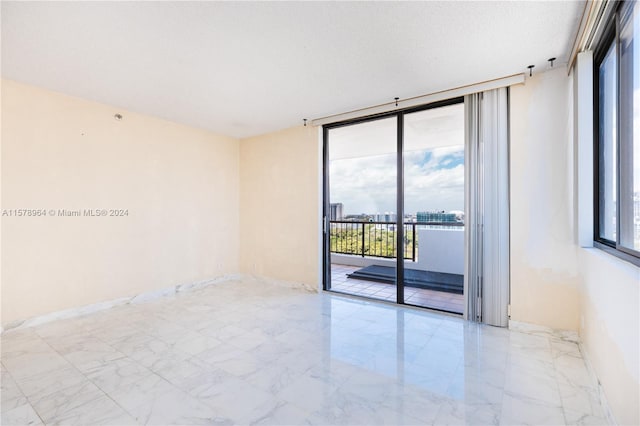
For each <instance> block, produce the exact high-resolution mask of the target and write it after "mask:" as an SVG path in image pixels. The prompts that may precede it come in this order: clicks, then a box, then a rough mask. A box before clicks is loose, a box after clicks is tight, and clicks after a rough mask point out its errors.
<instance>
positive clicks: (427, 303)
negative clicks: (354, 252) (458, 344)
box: [331, 263, 464, 314]
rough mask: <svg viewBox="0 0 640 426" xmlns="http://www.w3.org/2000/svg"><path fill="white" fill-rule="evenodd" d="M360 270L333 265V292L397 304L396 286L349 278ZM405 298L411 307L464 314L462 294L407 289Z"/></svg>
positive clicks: (413, 288)
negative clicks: (348, 275) (349, 275)
mask: <svg viewBox="0 0 640 426" xmlns="http://www.w3.org/2000/svg"><path fill="white" fill-rule="evenodd" d="M358 269H360V267H359V266H349V265H340V264H337V263H332V264H331V290H333V291H337V292H340V293H347V294H353V295H355V296H363V297H369V298H372V299H378V300H386V301H387V302H394V303H395V301H396V298H397V296H396V286H395V285H392V284H384V283H377V282H374V281H366V280H358V279H355V278H349V277H347V274H351V273H352V272H355V271H357V270H358ZM404 297H405V303H408V304H410V305H415V306H423V307H427V308H432V309H438V310H441V311H447V312H451V313H454V314H462V313H463V312H464V296H463V295H462V294H455V293H447V292H444V291H434V290H427V289H424V288H415V287H405V289H404Z"/></svg>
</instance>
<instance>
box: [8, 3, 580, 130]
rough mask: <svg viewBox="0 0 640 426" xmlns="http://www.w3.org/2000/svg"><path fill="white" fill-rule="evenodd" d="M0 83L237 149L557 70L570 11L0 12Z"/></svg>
mask: <svg viewBox="0 0 640 426" xmlns="http://www.w3.org/2000/svg"><path fill="white" fill-rule="evenodd" d="M1 7H2V10H1V12H2V76H3V78H8V79H12V80H17V81H20V82H25V83H29V84H33V85H36V86H41V87H45V88H48V89H52V90H56V91H60V92H63V93H67V94H70V95H74V96H79V97H82V98H86V99H91V100H95V101H99V102H104V103H107V104H112V105H115V106H117V107H120V108H126V109H129V110H133V111H137V112H141V113H146V114H151V115H155V116H158V117H162V118H165V119H169V120H172V121H177V122H180V123H184V124H188V125H192V126H196V127H202V128H206V129H209V130H213V131H215V132H218V133H222V134H226V135H230V136H235V137H246V136H251V135H256V134H261V133H266V132H269V131H273V130H277V129H281V128H286V127H291V126H294V125H299V124H301V123H302V119H303V118H309V119H312V118H318V117H322V116H326V115H330V114H335V113H340V112H345V111H350V110H353V109H358V108H362V107H367V106H371V105H377V104H380V103H384V102H389V101H391V100H392V99H393V98H394V97H395V96H398V97H400V98H407V97H412V96H417V95H422V94H426V93H431V92H434V91H438V90H443V89H449V88H454V87H458V86H461V85H466V84H472V83H476V82H480V81H484V80H489V79H493V78H498V77H504V76H507V75H511V74H515V73H519V72H525V71H526V66H527V65H529V64H535V65H536V69H535V71H534V72H541V71H542V70H544V69H546V68H547V67H548V64H547V59H548V58H550V57H553V56H555V57H557V58H558V61H557V62H556V65H555V66H561V65H562V64H563V63H566V61H567V59H568V58H567V55H568V52H569V50H570V49H569V48H570V45H571V44H572V42H573V38H574V36H575V33H576V31H577V27H578V24H579V19H580V16H581V13H582V10H583V8H584V3H583V2H575V1H552V2H544V1H533V2H485V1H481V2H406V3H405V2H146V1H138V2H7V1H3V2H2V6H1Z"/></svg>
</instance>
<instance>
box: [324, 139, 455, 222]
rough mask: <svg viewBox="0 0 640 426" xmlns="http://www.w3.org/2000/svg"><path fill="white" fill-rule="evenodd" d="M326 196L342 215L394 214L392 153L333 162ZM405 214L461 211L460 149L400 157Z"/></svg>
mask: <svg viewBox="0 0 640 426" xmlns="http://www.w3.org/2000/svg"><path fill="white" fill-rule="evenodd" d="M329 167H330V171H329V173H330V198H331V202H332V203H343V204H344V214H345V215H347V214H359V213H367V214H374V213H384V212H396V210H397V208H396V155H395V153H394V154H382V155H371V156H366V157H358V158H347V159H337V160H332V161H331V162H330V164H329ZM404 169H405V173H404V178H405V189H404V191H405V207H404V208H405V213H406V214H415V213H417V212H418V211H433V210H438V211H439V210H445V211H451V210H460V211H463V210H464V145H454V146H445V147H438V148H433V149H422V150H416V151H411V152H406V153H405V154H404Z"/></svg>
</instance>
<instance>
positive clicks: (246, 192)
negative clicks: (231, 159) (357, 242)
mask: <svg viewBox="0 0 640 426" xmlns="http://www.w3.org/2000/svg"><path fill="white" fill-rule="evenodd" d="M240 164H241V169H240V170H241V172H240V176H241V177H240V182H241V185H240V215H241V224H242V226H241V228H240V246H241V247H242V251H241V256H240V265H241V270H242V272H245V273H250V274H256V275H260V276H264V277H269V278H276V279H280V280H285V281H291V282H298V283H304V284H307V285H310V286H312V287H314V288H317V286H318V284H319V283H318V274H319V256H320V253H319V250H318V237H319V234H318V224H319V220H320V218H319V214H318V211H319V210H318V209H319V200H318V197H319V196H318V176H319V175H318V173H319V170H318V169H319V166H318V164H319V150H318V130H317V129H316V128H313V127H311V126H309V127H302V126H301V127H295V128H291V129H287V130H283V131H280V132H276V133H271V134H268V135H263V136H258V137H253V138H249V139H244V140H242V141H241V143H240Z"/></svg>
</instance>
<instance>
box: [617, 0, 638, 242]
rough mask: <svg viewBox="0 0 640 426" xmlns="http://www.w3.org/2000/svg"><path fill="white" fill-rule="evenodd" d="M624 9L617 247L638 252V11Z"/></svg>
mask: <svg viewBox="0 0 640 426" xmlns="http://www.w3.org/2000/svg"><path fill="white" fill-rule="evenodd" d="M628 6H629V7H628V8H627V9H626V10H625V11H623V15H622V26H621V28H622V30H621V32H620V245H622V246H624V247H627V248H630V249H633V250H637V251H640V63H639V61H640V34H639V33H640V12H639V8H638V5H637V3H635V2H633V3H628ZM636 41H638V43H636Z"/></svg>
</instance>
